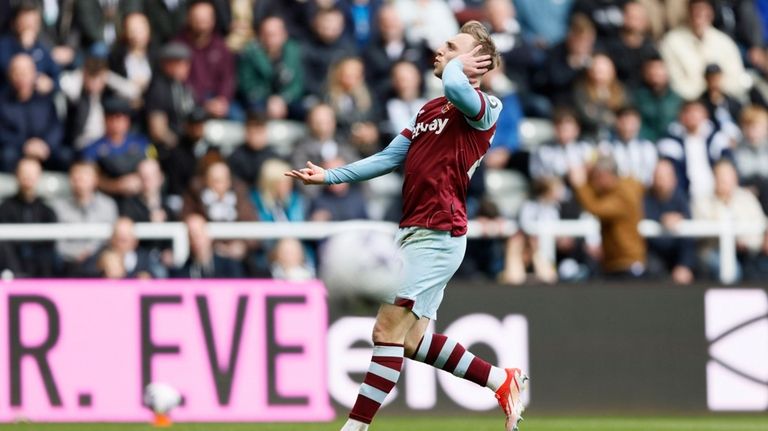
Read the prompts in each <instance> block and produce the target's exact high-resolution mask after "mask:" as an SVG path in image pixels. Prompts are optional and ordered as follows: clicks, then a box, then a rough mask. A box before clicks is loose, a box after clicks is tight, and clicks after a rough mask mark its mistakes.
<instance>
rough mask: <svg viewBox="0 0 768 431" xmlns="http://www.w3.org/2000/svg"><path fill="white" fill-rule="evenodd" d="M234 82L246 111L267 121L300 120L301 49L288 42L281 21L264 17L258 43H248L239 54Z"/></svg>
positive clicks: (302, 80)
mask: <svg viewBox="0 0 768 431" xmlns="http://www.w3.org/2000/svg"><path fill="white" fill-rule="evenodd" d="M237 78H238V92H239V93H240V95H241V98H242V100H243V103H244V104H245V108H246V109H247V110H248V111H256V112H259V113H262V114H264V115H266V116H267V118H270V119H274V118H278V119H282V118H286V117H289V116H290V117H292V118H299V117H301V115H300V111H301V110H302V109H301V97H302V96H303V95H304V70H303V68H302V54H301V47H300V46H299V44H298V42H296V41H295V40H292V39H289V38H288V32H287V30H286V28H285V23H284V22H283V20H282V18H279V17H268V18H266V19H265V20H264V21H262V23H261V25H260V26H259V40H258V43H257V42H255V41H254V42H250V43H248V44H247V45H246V46H245V49H244V50H243V52H242V53H241V54H240V57H239V60H238V63H237Z"/></svg>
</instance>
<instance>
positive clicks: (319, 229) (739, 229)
mask: <svg viewBox="0 0 768 431" xmlns="http://www.w3.org/2000/svg"><path fill="white" fill-rule="evenodd" d="M396 229H397V225H396V224H394V223H389V222H381V221H349V222H276V223H262V222H235V223H209V224H208V230H209V233H210V235H211V237H212V238H214V239H277V238H284V237H292V238H298V239H304V240H319V239H323V238H327V237H329V236H332V235H334V234H338V233H342V232H348V231H351V230H369V231H371V230H372V231H378V232H385V233H393V232H395V231H396ZM519 229H520V228H519V227H518V225H517V224H516V223H515V222H513V221H509V220H505V221H504V222H502V223H491V224H484V223H480V222H478V221H471V222H470V223H469V231H468V233H467V236H468V237H469V238H470V239H475V238H494V237H509V236H511V235H514V234H515V233H516V232H518V231H519ZM638 229H639V230H640V233H641V234H642V235H643V236H645V237H658V236H673V237H691V238H716V239H717V240H718V244H719V249H720V271H719V273H720V281H721V282H722V283H724V284H731V283H733V282H734V281H736V278H737V261H736V237H737V236H738V235H761V234H763V233H764V232H765V226H764V225H763V224H760V223H754V224H737V223H734V222H733V221H732V220H723V221H702V220H685V221H682V222H680V223H679V224H678V226H677V227H676V228H675V229H674V230H668V229H666V228H664V227H663V226H662V225H660V224H659V223H658V222H655V221H653V220H643V221H642V222H641V223H640V224H639V225H638ZM524 230H525V231H526V233H528V234H531V235H534V236H537V237H538V238H539V244H540V247H541V248H542V251H543V253H544V255H545V256H548V257H549V258H550V259H554V256H555V241H556V239H557V237H587V236H596V235H599V233H600V226H599V224H598V223H597V221H595V220H594V219H580V220H560V221H557V222H547V221H542V222H539V223H533V224H531V225H530V226H525V229H524ZM111 232H112V226H111V225H110V224H107V223H87V224H84V223H71V224H64V223H61V224H59V223H51V224H0V238H2V239H3V240H9V241H11V240H12V241H51V240H63V239H86V238H87V239H106V238H109V236H110V235H111ZM136 236H137V237H138V238H139V239H161V240H169V241H171V243H172V248H173V258H174V263H175V264H176V265H181V264H183V263H184V262H185V261H186V259H187V257H188V256H189V240H188V237H187V229H186V226H185V225H184V224H183V223H179V222H172V223H137V224H136Z"/></svg>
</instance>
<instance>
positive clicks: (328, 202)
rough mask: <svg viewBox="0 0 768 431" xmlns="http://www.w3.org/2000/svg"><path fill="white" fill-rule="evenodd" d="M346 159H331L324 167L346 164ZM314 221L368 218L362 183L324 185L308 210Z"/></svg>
mask: <svg viewBox="0 0 768 431" xmlns="http://www.w3.org/2000/svg"><path fill="white" fill-rule="evenodd" d="M345 163H346V162H345V160H344V159H341V158H336V159H331V160H328V161H326V162H325V163H324V166H323V168H325V169H332V168H338V167H340V166H344V164H345ZM307 212H308V214H309V216H308V218H309V219H310V220H312V221H347V220H364V219H367V218H368V211H367V210H366V201H365V196H364V195H363V190H362V188H361V186H360V184H347V183H344V184H334V185H330V186H326V187H323V189H322V190H321V191H320V194H318V195H317V196H315V197H314V198H312V201H311V202H310V203H309V210H308V211H307Z"/></svg>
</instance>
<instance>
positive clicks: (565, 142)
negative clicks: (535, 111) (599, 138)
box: [530, 109, 595, 179]
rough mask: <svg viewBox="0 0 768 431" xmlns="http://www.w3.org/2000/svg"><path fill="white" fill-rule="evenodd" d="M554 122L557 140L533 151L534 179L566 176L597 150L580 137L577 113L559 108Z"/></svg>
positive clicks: (554, 116)
mask: <svg viewBox="0 0 768 431" xmlns="http://www.w3.org/2000/svg"><path fill="white" fill-rule="evenodd" d="M552 121H553V122H554V126H555V139H554V140H553V141H551V142H546V143H544V144H541V145H539V146H538V147H536V148H535V149H534V150H533V153H532V154H531V162H530V171H531V172H530V173H531V177H532V178H533V179H540V178H550V177H554V178H562V179H565V177H566V176H567V174H568V171H569V170H570V169H573V168H575V167H580V166H584V165H585V164H586V163H588V162H589V160H591V159H592V157H593V156H594V153H595V150H594V148H593V147H592V145H590V144H588V143H587V142H584V141H580V140H579V135H580V134H581V126H580V125H579V122H578V120H577V119H576V116H575V114H574V113H573V112H571V111H568V110H565V109H558V110H556V111H555V113H554V115H553V118H552Z"/></svg>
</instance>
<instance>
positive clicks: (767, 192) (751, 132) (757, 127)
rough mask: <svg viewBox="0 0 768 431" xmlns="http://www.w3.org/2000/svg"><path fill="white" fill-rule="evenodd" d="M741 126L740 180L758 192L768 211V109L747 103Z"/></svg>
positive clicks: (736, 156) (737, 153)
mask: <svg viewBox="0 0 768 431" xmlns="http://www.w3.org/2000/svg"><path fill="white" fill-rule="evenodd" d="M740 125H741V131H742V133H743V134H742V136H743V137H742V139H741V141H740V142H739V144H738V146H736V148H735V149H734V152H733V158H734V162H735V164H736V171H737V172H738V173H739V183H740V184H741V185H742V186H744V187H747V188H750V189H752V190H753V191H755V192H756V194H757V197H758V199H759V200H760V204H761V205H762V207H763V211H767V212H768V111H766V110H765V108H762V107H758V106H747V107H746V108H744V110H743V111H742V112H741V121H740Z"/></svg>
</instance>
